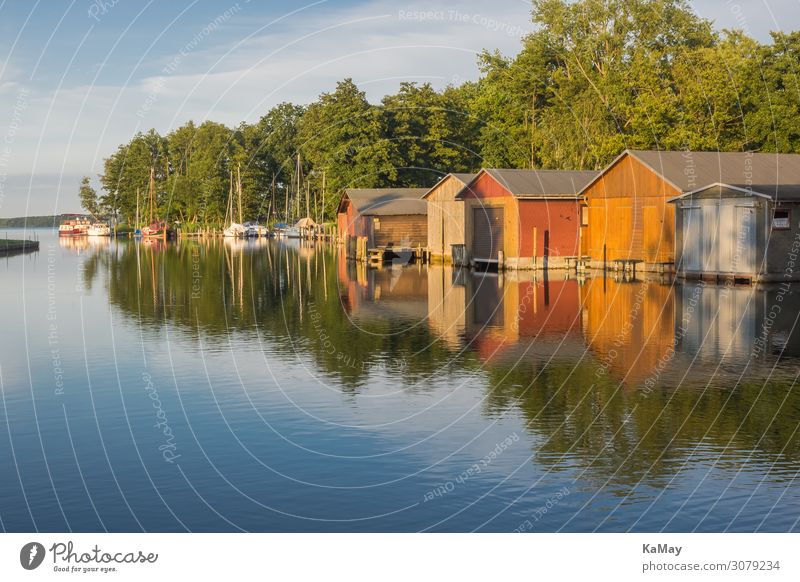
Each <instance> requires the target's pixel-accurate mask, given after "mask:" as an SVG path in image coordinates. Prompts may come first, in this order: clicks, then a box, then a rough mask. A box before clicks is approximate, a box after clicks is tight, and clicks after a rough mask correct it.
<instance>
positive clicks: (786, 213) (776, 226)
mask: <svg viewBox="0 0 800 582" xmlns="http://www.w3.org/2000/svg"><path fill="white" fill-rule="evenodd" d="M772 228H773V230H789V229H790V228H792V211H791V210H789V209H788V208H776V209H775V212H774V213H773V214H772Z"/></svg>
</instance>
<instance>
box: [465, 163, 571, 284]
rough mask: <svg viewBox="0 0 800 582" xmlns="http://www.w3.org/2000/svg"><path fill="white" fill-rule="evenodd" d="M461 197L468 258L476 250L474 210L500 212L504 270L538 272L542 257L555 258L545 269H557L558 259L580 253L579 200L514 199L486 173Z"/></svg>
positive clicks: (559, 264)
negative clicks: (483, 209) (531, 270)
mask: <svg viewBox="0 0 800 582" xmlns="http://www.w3.org/2000/svg"><path fill="white" fill-rule="evenodd" d="M461 196H462V197H463V199H464V239H465V240H464V242H465V245H466V247H467V249H468V251H469V254H470V257H474V256H475V255H474V253H473V249H475V248H476V243H475V241H474V240H473V238H474V222H475V209H481V208H488V209H495V208H502V209H503V217H504V220H503V249H502V250H503V254H504V257H505V261H506V263H505V267H506V268H509V269H540V268H543V267H544V265H545V262H544V260H543V258H544V257H545V256H547V257H549V258H551V259H554V260H553V261H551V262H549V263H548V265H547V266H549V267H560V266H563V264H562V263H563V260H561V259H560V258H561V257H566V256H575V255H577V254H578V251H579V250H580V238H581V226H580V211H581V208H580V207H581V203H580V201H579V200H578V199H556V198H547V197H542V198H517V197H515V196H514V195H512V194H511V193H510V192H509V191H508V190H506V188H505V187H504V186H503V185H502V184H500V183H498V182H497V181H496V180H495V179H494V178H493V177H492V176H491V175H489V174H488V173H487V174H482V175H480V176H479V177H478V178H477V179H476V180H475V181H474V182H473V183H472V184H471V185H470V187H469V188H468V189H467V190H465V191H464V192H463V193H462V195H461ZM534 236H535V237H536V238H535V239H534ZM546 239H547V244H545V240H546Z"/></svg>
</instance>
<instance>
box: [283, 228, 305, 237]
mask: <svg viewBox="0 0 800 582" xmlns="http://www.w3.org/2000/svg"><path fill="white" fill-rule="evenodd" d="M284 236H285V237H286V238H302V236H303V235H302V234H301V233H300V229H299V228H297V227H296V226H290V227H289V228H287V229H286V230H285V231H284Z"/></svg>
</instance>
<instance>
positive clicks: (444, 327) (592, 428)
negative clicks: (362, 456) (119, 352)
mask: <svg viewBox="0 0 800 582" xmlns="http://www.w3.org/2000/svg"><path fill="white" fill-rule="evenodd" d="M104 271H107V277H106V281H107V282H106V285H107V287H108V296H109V300H110V303H111V304H112V305H113V306H114V307H115V308H116V309H118V310H119V311H121V312H122V313H123V314H125V316H127V317H130V318H131V319H132V320H134V321H135V322H136V323H137V325H141V326H146V327H148V328H149V329H150V330H151V331H153V332H154V333H158V332H159V331H160V330H161V329H162V326H163V325H164V324H165V323H167V324H169V325H170V326H172V327H174V328H177V330H178V331H179V333H181V334H183V335H185V336H187V337H190V338H191V337H196V336H197V334H202V336H203V342H204V343H205V344H212V343H214V342H217V343H219V344H220V345H227V342H228V334H229V333H232V334H242V336H243V337H245V338H251V340H252V342H254V343H255V342H256V341H257V338H258V337H261V338H262V339H263V340H264V341H266V342H269V344H270V348H269V353H270V354H275V355H277V357H279V358H283V359H285V360H286V361H296V360H297V359H298V357H299V358H302V359H310V360H311V361H312V362H313V363H314V365H315V366H316V367H317V368H318V369H319V370H321V373H322V374H323V375H330V376H332V377H334V378H335V379H336V381H337V382H338V383H339V384H341V385H343V386H344V389H345V390H351V391H355V390H361V389H362V388H363V387H364V386H365V385H366V383H367V381H368V380H370V381H373V382H378V381H380V379H381V378H383V377H390V378H392V380H391V381H392V382H393V383H398V382H401V383H402V384H403V385H404V386H405V387H406V389H408V390H412V389H414V390H430V389H432V388H431V386H432V385H433V384H434V382H431V381H430V379H431V378H435V379H436V380H441V379H443V378H446V377H447V374H448V373H449V369H450V368H451V366H453V367H455V368H457V369H458V371H459V373H460V374H462V373H463V370H464V369H465V368H466V369H468V370H473V371H474V372H475V373H476V374H477V375H478V377H479V378H483V379H485V382H486V384H487V392H486V394H485V401H484V413H485V414H486V415H487V416H490V417H497V416H499V415H501V414H508V413H509V411H512V412H514V413H516V412H517V411H518V412H519V413H520V414H521V415H522V417H523V418H524V419H525V421H526V423H527V426H528V429H529V430H530V431H531V432H532V433H533V434H534V435H535V436H536V440H537V442H540V443H541V444H540V445H539V446H538V448H537V450H536V453H535V454H536V458H537V461H538V462H540V463H542V464H543V465H545V466H547V467H549V468H550V469H551V470H561V469H566V468H578V469H581V470H582V469H591V470H590V471H587V472H586V476H587V478H588V477H589V476H591V478H593V479H599V480H601V482H603V483H604V482H605V481H606V480H609V479H610V480H611V484H612V486H613V487H615V488H618V490H619V491H620V492H621V491H626V489H625V487H628V486H630V485H631V484H634V483H637V482H639V480H640V479H643V480H644V482H645V483H647V484H649V485H656V486H658V485H664V484H665V483H666V482H667V481H668V480H669V479H671V478H672V477H673V476H674V475H675V474H676V472H678V471H679V470H680V468H681V467H682V466H683V464H684V463H685V462H686V461H687V460H689V459H690V458H691V455H692V450H693V449H694V447H696V446H701V447H703V451H704V453H703V454H704V456H705V457H706V458H707V456H708V451H709V450H711V451H712V454H716V453H713V452H714V451H717V452H718V453H719V459H720V461H719V462H720V463H741V459H742V458H744V457H746V456H747V454H749V453H750V451H752V452H753V456H754V458H755V460H756V462H758V461H767V460H769V461H770V462H771V461H773V460H774V459H775V456H776V455H779V454H780V455H784V456H785V457H787V458H789V459H793V460H800V442H799V440H798V435H797V434H795V429H796V426H797V418H798V414H799V413H800V395H798V393H797V391H795V390H793V389H792V388H791V383H790V382H789V381H784V380H783V379H782V378H781V379H776V378H777V376H773V379H772V380H770V381H769V382H768V383H767V384H766V385H762V383H760V382H757V381H753V382H744V383H740V384H738V385H734V384H731V385H730V388H729V389H728V388H721V387H716V386H715V385H714V384H713V383H712V384H710V385H706V384H703V385H702V386H697V385H696V383H692V385H691V387H689V388H687V387H685V386H684V383H682V385H681V387H680V388H667V387H664V382H663V381H659V382H658V383H656V384H655V385H654V386H653V387H652V388H651V389H648V390H644V389H642V388H641V386H642V384H641V383H639V384H638V386H639V388H638V389H636V390H631V389H630V385H629V381H630V375H629V374H628V375H626V373H625V370H624V368H619V369H618V370H617V369H615V368H613V367H609V368H604V366H606V360H607V358H608V355H609V351H608V348H609V347H613V348H614V349H616V350H617V351H618V352H620V353H621V355H620V356H619V358H620V359H619V360H617V361H616V362H615V365H619V366H624V365H625V364H626V362H627V364H628V365H629V366H640V365H641V366H643V367H642V368H636V369H635V370H634V371H635V372H636V376H637V378H641V376H642V375H643V374H649V373H651V372H652V369H653V365H654V364H653V362H656V361H657V359H658V358H660V357H661V355H662V354H663V353H664V351H665V350H666V349H667V348H669V347H670V346H671V345H674V343H673V342H674V335H673V332H674V321H673V320H672V318H673V317H674V314H673V312H674V311H675V309H676V308H675V307H673V305H674V299H672V298H671V297H672V296H670V295H669V293H670V292H671V290H670V288H669V287H665V286H658V285H655V284H652V285H651V286H650V287H645V288H644V289H645V292H644V293H643V294H642V295H641V297H642V299H641V301H642V306H641V308H640V311H639V315H637V318H638V320H639V321H641V324H639V323H635V324H634V325H633V327H632V328H631V327H630V326H625V325H624V321H625V320H624V317H625V314H629V313H631V310H632V309H633V307H632V305H633V304H634V302H635V301H636V297H637V293H638V289H641V288H642V287H637V286H636V285H623V284H620V286H621V287H624V289H621V290H619V289H617V288H616V287H613V286H612V285H608V286H607V287H606V289H605V294H604V290H603V289H602V287H601V286H602V285H603V282H602V280H597V281H593V282H591V283H589V285H591V286H592V287H587V288H581V289H579V288H578V287H577V283H575V282H574V281H550V282H549V283H545V282H537V283H536V284H535V286H534V284H533V283H531V282H526V281H523V280H520V281H514V280H511V279H509V278H507V280H506V282H505V283H503V286H500V282H499V281H495V280H490V279H484V280H481V281H478V283H481V282H482V283H484V284H487V283H492V284H493V286H492V285H489V286H484V287H482V288H480V290H479V288H478V287H477V286H476V281H470V280H466V284H465V285H462V283H463V281H464V279H463V277H460V276H456V274H454V273H452V272H450V271H449V270H448V271H447V273H446V274H445V278H444V279H442V273H440V272H438V271H437V270H436V269H435V268H431V270H430V271H428V272H427V273H425V271H424V270H422V271H420V273H417V269H416V267H413V268H410V269H400V270H397V271H396V272H395V271H392V270H387V271H383V272H379V271H370V270H367V269H365V268H363V266H361V265H356V264H355V263H353V262H342V261H338V260H337V257H336V256H335V254H334V251H333V250H331V249H330V248H329V247H326V246H310V245H306V244H302V245H291V244H283V243H279V242H275V241H265V242H264V243H262V246H254V245H252V244H250V243H236V244H230V243H228V244H225V243H223V242H222V241H211V242H203V243H197V242H180V243H179V244H175V245H167V246H165V245H164V244H162V243H158V244H156V245H150V246H147V245H143V244H137V243H127V244H121V245H120V246H119V247H118V249H117V250H115V251H114V252H111V253H107V254H102V253H98V256H97V257H91V258H90V259H89V260H88V261H87V264H86V265H85V269H84V273H85V276H86V281H87V284H91V281H92V280H93V279H95V278H96V277H97V276H98V275H97V274H98V273H103V272H104ZM435 277H438V279H435ZM453 288H455V291H453ZM431 290H433V291H434V293H435V296H434V297H433V299H432V298H431V296H430V293H431ZM616 291H619V292H620V294H619V295H618V296H617V297H618V299H617V300H616V301H615V302H613V303H612V302H610V300H609V299H608V297H609V296H613V294H614V293H615V292H616ZM489 292H491V293H489ZM480 293H484V294H485V297H484V295H481V296H482V297H484V298H487V297H488V298H489V299H492V300H491V301H488V299H487V301H488V303H487V304H486V305H483V306H475V305H473V302H474V299H475V297H477V296H478V295H480ZM595 294H597V295H598V297H599V298H595V297H594V295H595ZM445 296H446V297H447V300H448V301H456V300H460V301H462V302H463V304H462V306H461V308H460V309H461V311H459V310H458V309H456V308H455V307H454V306H452V305H450V306H448V307H447V311H446V312H445V310H444V309H443V307H442V305H441V301H440V300H439V299H438V298H439V297H445ZM604 296H605V299H603V297H604ZM579 297H580V298H581V299H582V301H578V298H579ZM770 297H771V296H770ZM601 299H602V301H601ZM622 299H624V301H623V300H622ZM617 301H618V302H619V303H617ZM770 301H773V299H770ZM774 301H777V300H776V299H775V300H774ZM786 301H788V299H787V300H786ZM612 304H616V305H617V306H620V305H622V306H623V307H622V314H620V313H616V312H615V311H614V308H613V307H612ZM523 306H524V307H525V309H522V307H523ZM420 307H424V309H423V310H422V311H420V309H419V308H420ZM493 307H496V308H498V309H503V310H504V311H503V312H502V318H501V319H502V324H501V323H497V322H498V321H499V319H497V318H494V317H492V318H490V319H491V321H490V322H489V323H490V324H485V323H483V322H484V321H485V319H486V318H485V317H484V315H487V314H485V313H483V311H485V310H486V309H488V315H491V314H493V313H495V312H496V311H497V310H496V309H493ZM476 309H477V310H478V311H475V310H476ZM592 309H594V310H595V312H596V313H594V314H592V313H591V312H590V310H592ZM425 313H428V314H429V315H430V314H434V315H435V318H429V319H430V321H419V319H420V317H423V316H424V315H425ZM659 313H660V314H665V315H661V316H660V317H661V318H665V319H664V320H662V319H660V318H659V317H657V314H659ZM581 322H582V323H581ZM509 325H511V326H513V327H512V328H505V327H503V326H509ZM580 325H583V335H582V334H581V333H580V329H579V327H580ZM777 325H779V324H777V323H776V326H777ZM605 326H611V327H609V328H606V327H605ZM615 326H616V327H615ZM637 326H639V327H637ZM450 330H458V331H457V332H456V333H453V332H452V331H450ZM621 330H627V331H626V334H624V335H625V337H626V338H627V339H626V342H627V343H625V344H624V345H622V346H620V345H616V344H615V343H613V342H615V340H617V339H618V338H619V337H620V336H619V333H618V332H619V331H621ZM649 331H652V332H653V333H652V334H651V335H650V336H649V339H648V332H649ZM438 333H443V334H446V337H445V339H444V340H443V341H438V340H439V338H438V336H437V334H438ZM498 338H499V339H498ZM495 340H497V341H500V342H501V343H502V346H501V348H502V349H500V350H496V349H494V350H489V351H488V352H487V353H483V351H482V349H483V348H489V347H490V346H491V345H492V342H494V341H495ZM459 341H460V342H461V343H460V344H459V343H458V342H459ZM604 342H605V343H604ZM789 345H790V346H791V345H793V344H792V343H791V342H789ZM465 346H467V351H466V353H465V354H463V355H461V354H459V351H460V350H461V349H463V348H464V347H465ZM587 348H588V349H587ZM636 354H640V356H639V358H638V359H634V356H635V355H636ZM656 356H657V357H658V358H657V357H656ZM683 356H685V355H683ZM604 369H605V370H606V372H602V371H601V370H604ZM693 373H694V374H695V375H700V376H702V375H703V374H704V373H713V370H711V371H703V370H698V371H697V372H693ZM673 377H674V376H673ZM702 377H705V376H702ZM765 377H766V376H765ZM623 386H625V387H626V388H625V389H623ZM412 387H413V388H412ZM784 399H785V401H784ZM728 446H729V447H730V449H729V450H730V451H735V452H736V454H731V455H727V454H725V447H728ZM742 451H745V452H746V454H742ZM734 468H735V469H738V468H740V466H736V467H734ZM744 469H745V470H747V468H746V467H744Z"/></svg>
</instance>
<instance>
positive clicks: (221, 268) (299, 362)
mask: <svg viewBox="0 0 800 582" xmlns="http://www.w3.org/2000/svg"><path fill="white" fill-rule="evenodd" d="M9 236H10V237H11V236H12V235H9ZM38 236H39V238H40V240H41V241H42V242H41V250H40V251H39V252H38V253H32V254H25V255H17V256H14V257H0V302H1V303H0V305H2V307H1V308H0V314H1V315H0V321H2V329H3V348H2V351H0V380H1V381H2V383H1V388H2V392H1V396H2V401H1V402H0V467H2V476H1V477H0V526H2V528H3V529H4V530H7V531H35V530H38V531H64V530H71V531H140V530H146V531H184V530H191V531H238V530H248V531H417V530H428V531H472V530H481V531H512V530H524V531H545V532H551V531H628V530H633V531H658V530H667V531H694V530H696V531H789V530H795V531H796V530H798V529H800V527H799V526H798V520H799V519H800V483H798V480H797V474H798V469H800V435H798V427H799V426H800V424H799V423H800V391H798V388H797V386H796V379H797V375H798V371H800V332H797V331H795V326H796V324H797V319H798V316H799V315H800V293H798V292H797V290H796V289H792V288H789V287H781V286H773V287H764V288H761V287H759V288H752V287H725V286H714V285H710V284H708V285H702V284H698V283H691V284H690V283H685V284H681V283H677V284H675V283H672V282H670V281H669V280H666V279H665V280H659V279H648V280H646V281H636V282H630V281H622V280H615V278H613V277H608V278H603V277H602V273H595V274H594V276H593V277H590V278H588V279H586V280H585V281H579V280H576V279H575V276H574V274H572V275H571V277H570V278H566V279H565V277H564V276H563V275H561V274H557V275H552V276H551V277H549V278H548V279H547V280H543V279H541V278H539V279H537V280H534V278H533V275H532V274H520V275H509V274H506V275H505V276H502V275H501V276H498V275H497V274H475V273H470V272H469V271H460V270H454V269H452V268H450V267H442V266H430V267H428V266H407V267H388V268H384V269H381V270H372V269H366V268H364V267H363V266H362V265H356V264H354V263H350V262H347V261H344V260H342V259H341V258H340V257H339V254H338V250H337V249H336V247H330V246H322V245H313V244H300V243H299V242H296V241H290V242H280V241H266V240H261V241H251V242H244V241H213V242H209V243H198V242H193V241H188V242H181V243H178V244H169V245H164V244H157V243H156V244H143V243H135V242H131V241H120V242H114V241H108V240H87V239H80V240H79V239H75V240H73V239H65V240H59V239H58V237H56V236H53V234H52V233H50V232H49V231H39V232H38ZM798 289H800V286H799V287H798Z"/></svg>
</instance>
